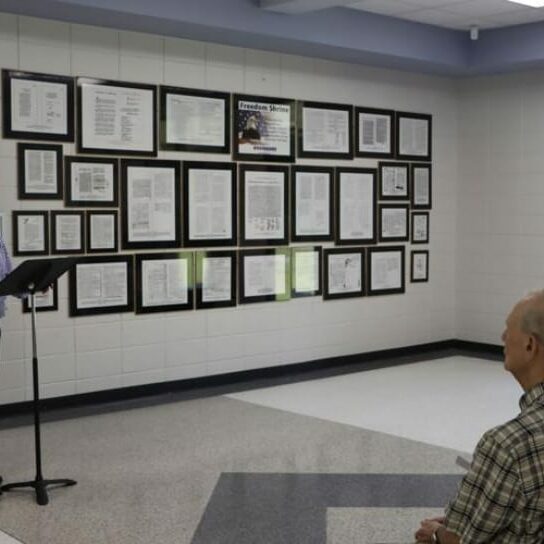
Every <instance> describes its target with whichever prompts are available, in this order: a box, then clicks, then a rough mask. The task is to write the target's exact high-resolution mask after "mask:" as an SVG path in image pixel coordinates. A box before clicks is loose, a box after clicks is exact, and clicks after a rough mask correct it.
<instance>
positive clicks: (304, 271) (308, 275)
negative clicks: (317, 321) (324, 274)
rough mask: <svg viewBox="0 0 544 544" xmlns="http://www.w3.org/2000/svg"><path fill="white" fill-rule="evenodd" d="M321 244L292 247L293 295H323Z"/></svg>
mask: <svg viewBox="0 0 544 544" xmlns="http://www.w3.org/2000/svg"><path fill="white" fill-rule="evenodd" d="M321 254H322V250H321V246H313V247H293V248H291V297H292V298H296V297H313V296H315V295H321V293H322V292H323V290H322V287H321Z"/></svg>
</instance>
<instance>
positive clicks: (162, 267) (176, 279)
mask: <svg viewBox="0 0 544 544" xmlns="http://www.w3.org/2000/svg"><path fill="white" fill-rule="evenodd" d="M188 263H189V260H188V259H156V260H155V259H152V260H149V261H143V262H142V305H143V306H164V305H172V304H186V303H187V300H188V296H189V290H188V289H189V286H188V281H189V277H188V274H189V269H188Z"/></svg>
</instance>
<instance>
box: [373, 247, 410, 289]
mask: <svg viewBox="0 0 544 544" xmlns="http://www.w3.org/2000/svg"><path fill="white" fill-rule="evenodd" d="M367 251H368V253H367V264H368V271H367V278H368V296H376V295H393V294H399V293H404V292H405V289H406V280H405V248H404V246H377V247H369V248H368V249H367ZM384 253H386V254H389V255H386V256H385V257H384V256H383V254H384ZM387 258H389V259H390V260H392V259H394V260H395V261H397V260H398V264H399V267H398V268H399V271H398V274H397V275H396V277H395V278H394V281H389V285H388V284H387V283H386V284H385V285H384V284H383V283H378V284H377V285H375V283H374V274H373V267H374V264H376V267H377V266H378V264H379V260H382V261H383V260H384V259H387ZM383 268H387V270H391V267H389V266H387V264H386V266H382V269H383ZM382 272H383V270H382ZM380 277H381V276H380Z"/></svg>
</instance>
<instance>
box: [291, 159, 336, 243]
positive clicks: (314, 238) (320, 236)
mask: <svg viewBox="0 0 544 544" xmlns="http://www.w3.org/2000/svg"><path fill="white" fill-rule="evenodd" d="M305 174H307V175H310V176H317V175H326V176H328V178H329V179H328V200H329V201H328V203H327V204H326V207H327V210H328V212H327V213H328V217H327V229H326V230H327V232H326V233H317V234H305V233H301V232H300V231H301V230H304V229H303V228H302V227H301V221H300V218H299V217H298V214H297V210H298V209H299V206H298V200H299V198H298V187H299V182H300V181H301V179H299V176H302V175H305ZM314 181H315V180H314ZM314 189H315V187H312V194H314V193H315V192H316V191H315V190H314ZM290 207H291V241H292V242H330V241H332V240H334V220H333V218H334V168H329V167H326V166H323V167H321V166H299V165H297V166H291V203H290ZM310 208H311V212H313V213H314V214H317V215H319V214H320V210H319V209H316V208H315V206H311V207H310Z"/></svg>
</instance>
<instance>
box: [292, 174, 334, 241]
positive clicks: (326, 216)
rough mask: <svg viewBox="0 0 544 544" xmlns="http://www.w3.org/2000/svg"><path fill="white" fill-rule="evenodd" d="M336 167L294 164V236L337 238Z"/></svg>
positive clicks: (310, 238)
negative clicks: (334, 230) (334, 234)
mask: <svg viewBox="0 0 544 544" xmlns="http://www.w3.org/2000/svg"><path fill="white" fill-rule="evenodd" d="M333 182H334V168H327V167H320V166H318V167H313V166H292V167H291V240H292V241H293V242H315V241H323V242H325V241H330V240H332V239H333V215H334V211H333Z"/></svg>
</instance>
